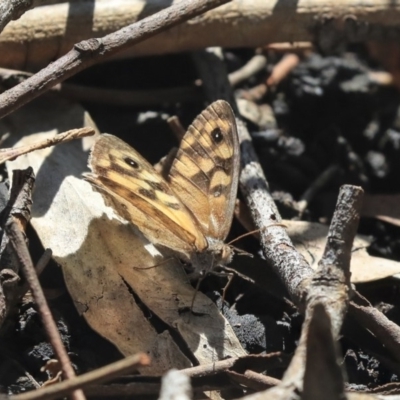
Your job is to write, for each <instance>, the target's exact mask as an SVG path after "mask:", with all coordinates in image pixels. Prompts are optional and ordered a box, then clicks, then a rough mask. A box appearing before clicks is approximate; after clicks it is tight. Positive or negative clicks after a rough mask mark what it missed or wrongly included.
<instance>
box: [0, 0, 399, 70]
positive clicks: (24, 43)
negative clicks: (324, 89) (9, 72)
mask: <svg viewBox="0 0 400 400" xmlns="http://www.w3.org/2000/svg"><path fill="white" fill-rule="evenodd" d="M2 1H4V0H2ZM71 4H73V7H71V6H69V3H67V2H64V3H63V4H57V5H54V6H51V7H46V10H40V9H36V10H32V11H31V12H29V13H27V14H26V15H25V16H24V18H23V19H21V20H20V21H17V22H16V23H14V24H10V25H9V26H8V27H7V30H6V31H5V32H4V34H5V35H3V36H4V37H3V38H1V39H0V54H2V55H4V56H3V57H2V62H3V66H8V67H10V68H26V66H27V67H28V68H29V69H32V68H34V69H35V70H37V69H38V68H42V67H43V66H44V65H47V64H48V63H49V62H51V61H52V60H54V59H56V58H57V57H58V56H59V55H60V54H64V53H65V51H67V50H68V49H70V48H71V47H72V46H73V44H74V41H80V40H84V39H88V36H89V35H94V34H97V35H98V36H103V35H106V34H108V33H110V32H111V31H113V30H115V29H120V28H121V27H123V26H125V25H127V24H130V23H131V22H132V21H137V20H138V18H142V17H143V15H144V14H146V13H147V14H148V13H150V12H156V11H159V10H160V9H163V8H165V7H168V6H170V4H171V0H146V1H145V2H144V1H143V2H139V1H126V0H113V1H112V3H110V2H108V1H97V2H96V3H95V4H96V6H95V7H94V9H93V4H94V1H74V2H73V3H71ZM110 4H112V7H110ZM399 11H400V4H399V3H398V2H396V1H387V0H379V1H378V0H376V1H369V2H365V1H364V2H363V1H361V0H339V1H321V0H307V1H301V2H298V1H288V0H286V1H281V2H279V3H277V1H276V0H275V1H273V0H241V1H234V2H231V3H230V4H227V5H226V6H224V7H221V8H218V9H215V10H213V11H212V12H209V13H207V14H206V15H204V16H202V17H201V18H196V19H195V20H193V21H191V22H190V23H186V24H183V25H182V26H180V27H179V28H174V29H172V30H170V31H168V32H165V33H163V34H162V35H160V36H158V37H157V38H152V39H150V40H149V41H146V42H144V43H141V44H140V45H139V46H137V47H135V48H132V49H129V51H127V52H124V53H123V54H119V55H118V56H122V57H125V58H126V57H132V56H134V57H137V56H143V55H159V54H163V53H164V54H165V53H176V52H182V51H193V50H196V49H202V48H205V47H208V46H221V47H229V48H232V47H249V48H254V47H257V46H264V45H265V44H266V43H271V42H275V43H276V42H294V41H300V40H302V41H303V40H315V36H316V33H317V35H318V34H319V35H320V36H321V38H322V40H323V41H324V43H323V44H326V42H328V43H332V42H335V43H337V42H338V41H343V42H346V43H347V42H348V41H351V42H354V41H359V42H365V41H366V40H368V39H369V38H374V39H376V38H377V39H378V40H379V39H380V40H386V41H387V40H388V34H389V35H390V38H391V39H392V40H394V41H395V40H397V39H398V37H399V32H398V30H397V25H398V20H399ZM46 17H47V18H46ZM321 31H322V32H321ZM388 31H389V32H388ZM38 32H40V34H38ZM320 32H321V33H320ZM322 40H321V41H322ZM33 48H34V49H35V51H32V49H33ZM21 65H22V66H21Z"/></svg>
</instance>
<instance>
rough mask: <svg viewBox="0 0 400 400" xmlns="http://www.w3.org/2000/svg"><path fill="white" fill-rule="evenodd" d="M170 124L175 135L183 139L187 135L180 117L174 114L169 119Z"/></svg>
mask: <svg viewBox="0 0 400 400" xmlns="http://www.w3.org/2000/svg"><path fill="white" fill-rule="evenodd" d="M167 122H168V125H169V127H170V128H171V130H172V132H173V133H174V135H175V137H176V138H177V139H178V140H179V141H181V140H182V138H183V136H185V133H186V130H185V128H184V127H183V125H182V123H181V121H180V119H179V118H178V117H177V116H176V115H174V116H172V117H169V118H168V119H167Z"/></svg>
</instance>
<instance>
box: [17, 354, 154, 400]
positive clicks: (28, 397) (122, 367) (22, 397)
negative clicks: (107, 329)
mask: <svg viewBox="0 0 400 400" xmlns="http://www.w3.org/2000/svg"><path fill="white" fill-rule="evenodd" d="M149 364H150V359H149V357H148V356H147V355H146V354H143V353H139V354H135V355H133V356H130V357H127V358H124V359H123V360H120V361H117V362H115V363H112V364H109V365H106V366H105V367H102V368H98V369H96V370H95V371H91V372H88V373H86V374H83V375H80V376H76V377H74V378H72V379H69V380H67V381H63V382H60V383H55V384H54V385H51V386H47V387H43V388H42V389H39V390H35V391H31V392H27V393H24V394H18V395H15V396H11V397H10V400H39V399H40V400H51V399H56V398H61V397H63V396H66V395H67V394H69V393H71V392H72V391H73V390H76V389H77V388H84V387H86V386H89V385H92V384H94V383H100V382H107V381H109V380H112V379H114V378H117V377H119V376H121V375H123V374H126V373H128V372H132V371H133V370H135V369H137V368H138V367H145V366H147V365H149Z"/></svg>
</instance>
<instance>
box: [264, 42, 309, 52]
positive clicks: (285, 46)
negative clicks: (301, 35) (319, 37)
mask: <svg viewBox="0 0 400 400" xmlns="http://www.w3.org/2000/svg"><path fill="white" fill-rule="evenodd" d="M313 48H314V44H313V43H311V42H290V43H289V42H286V43H284V42H283V43H270V44H267V45H266V46H264V49H265V50H273V51H276V52H282V53H287V52H288V51H290V52H291V53H296V52H301V53H304V51H305V50H312V49H313Z"/></svg>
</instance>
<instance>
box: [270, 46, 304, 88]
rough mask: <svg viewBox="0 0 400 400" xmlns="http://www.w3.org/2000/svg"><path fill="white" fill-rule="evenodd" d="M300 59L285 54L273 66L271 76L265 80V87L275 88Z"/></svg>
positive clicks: (295, 55) (296, 56) (291, 54)
mask: <svg viewBox="0 0 400 400" xmlns="http://www.w3.org/2000/svg"><path fill="white" fill-rule="evenodd" d="M299 62H300V57H299V56H298V55H297V54H294V53H289V54H285V55H284V56H283V57H282V59H281V60H280V61H279V62H278V63H277V64H276V65H275V66H274V68H273V70H272V72H271V75H270V76H269V77H268V79H267V82H266V84H267V86H276V85H278V84H279V83H280V82H281V81H282V80H283V79H285V78H286V77H287V76H288V75H289V73H290V71H292V70H293V69H294V68H296V67H297V65H299Z"/></svg>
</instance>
